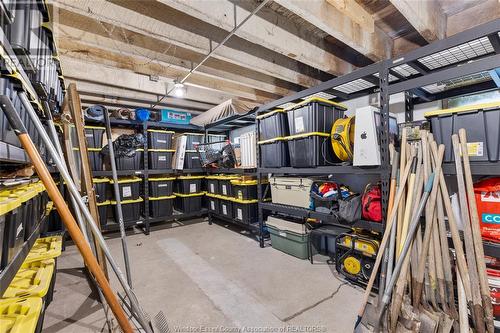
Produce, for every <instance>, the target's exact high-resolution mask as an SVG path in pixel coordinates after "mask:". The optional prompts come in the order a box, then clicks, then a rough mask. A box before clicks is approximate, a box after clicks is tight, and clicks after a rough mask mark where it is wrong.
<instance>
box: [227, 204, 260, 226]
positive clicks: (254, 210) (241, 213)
mask: <svg viewBox="0 0 500 333" xmlns="http://www.w3.org/2000/svg"><path fill="white" fill-rule="evenodd" d="M258 212H259V211H258V200H239V199H233V218H234V220H236V221H238V222H241V223H244V224H252V223H255V222H257V221H258V219H259V218H258V217H259V213H258Z"/></svg>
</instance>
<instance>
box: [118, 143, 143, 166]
mask: <svg viewBox="0 0 500 333" xmlns="http://www.w3.org/2000/svg"><path fill="white" fill-rule="evenodd" d="M116 169H118V170H131V171H137V170H142V169H144V149H142V148H139V149H136V150H135V155H134V156H132V157H126V156H120V157H117V158H116Z"/></svg>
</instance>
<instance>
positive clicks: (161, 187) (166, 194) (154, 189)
mask: <svg viewBox="0 0 500 333" xmlns="http://www.w3.org/2000/svg"><path fill="white" fill-rule="evenodd" d="M174 180H175V177H152V178H149V186H148V187H149V215H150V216H151V217H155V218H156V217H168V216H172V214H173V200H174V199H175V195H173V183H174Z"/></svg>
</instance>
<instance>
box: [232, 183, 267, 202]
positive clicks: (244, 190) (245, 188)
mask: <svg viewBox="0 0 500 333" xmlns="http://www.w3.org/2000/svg"><path fill="white" fill-rule="evenodd" d="M266 183H267V182H262V183H261V185H260V186H261V187H262V193H264V186H265V185H266ZM231 186H232V188H231V194H232V196H233V197H234V198H235V199H239V200H255V199H257V180H256V179H251V180H240V179H233V180H231ZM268 192H269V193H268V194H270V191H268Z"/></svg>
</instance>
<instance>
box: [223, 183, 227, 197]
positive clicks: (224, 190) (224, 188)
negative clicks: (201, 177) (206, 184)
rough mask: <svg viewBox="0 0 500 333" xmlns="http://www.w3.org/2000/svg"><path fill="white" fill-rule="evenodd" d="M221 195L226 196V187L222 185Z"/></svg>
mask: <svg viewBox="0 0 500 333" xmlns="http://www.w3.org/2000/svg"><path fill="white" fill-rule="evenodd" d="M222 194H224V195H227V188H226V185H222Z"/></svg>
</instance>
